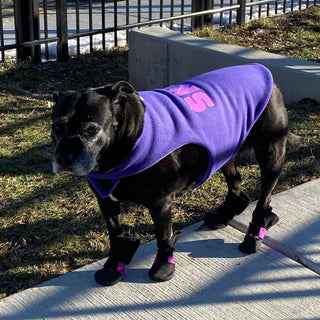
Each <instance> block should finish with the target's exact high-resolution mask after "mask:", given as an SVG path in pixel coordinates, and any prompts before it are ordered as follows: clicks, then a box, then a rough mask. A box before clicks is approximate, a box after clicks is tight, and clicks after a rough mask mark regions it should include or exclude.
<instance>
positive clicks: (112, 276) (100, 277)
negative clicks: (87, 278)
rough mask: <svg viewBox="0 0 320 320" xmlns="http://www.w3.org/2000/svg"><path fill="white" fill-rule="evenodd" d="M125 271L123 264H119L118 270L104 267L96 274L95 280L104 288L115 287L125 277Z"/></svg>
mask: <svg viewBox="0 0 320 320" xmlns="http://www.w3.org/2000/svg"><path fill="white" fill-rule="evenodd" d="M124 269H125V264H124V263H123V262H119V263H118V267H117V269H116V270H114V269H112V268H109V267H108V266H104V267H103V268H102V269H101V270H98V271H97V272H96V273H95V274H94V279H95V280H96V282H97V283H98V284H101V285H102V286H113V285H115V284H117V283H118V282H119V281H121V279H122V277H123V275H124Z"/></svg>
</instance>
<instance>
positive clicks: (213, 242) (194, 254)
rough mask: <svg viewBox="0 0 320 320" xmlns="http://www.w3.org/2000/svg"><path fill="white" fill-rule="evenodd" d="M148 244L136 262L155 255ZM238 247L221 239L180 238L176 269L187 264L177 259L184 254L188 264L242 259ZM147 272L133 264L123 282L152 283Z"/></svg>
mask: <svg viewBox="0 0 320 320" xmlns="http://www.w3.org/2000/svg"><path fill="white" fill-rule="evenodd" d="M150 244H151V243H148V244H147V246H148V248H147V250H144V252H143V253H142V254H141V253H140V254H138V257H136V258H137V260H145V258H146V256H147V255H148V256H152V257H153V253H154V254H155V252H156V251H155V250H156V247H154V246H150ZM238 246H239V243H226V242H225V241H224V240H223V239H203V240H192V241H187V240H185V241H184V240H183V238H182V239H181V241H179V242H177V243H176V250H175V260H176V269H181V268H182V269H183V265H184V264H185V263H188V262H186V261H185V260H184V261H183V259H182V257H181V256H180V257H179V255H180V253H182V254H183V255H185V253H186V256H187V259H189V258H190V263H194V262H193V261H192V260H193V259H233V258H240V257H244V256H245V254H244V253H242V252H241V251H239V249H238ZM151 252H153V253H151ZM136 258H135V259H136ZM148 260H150V259H148ZM152 262H153V260H150V266H149V268H151V265H152ZM148 271H149V269H148V268H141V267H140V266H139V267H138V266H135V263H133V264H132V265H131V266H130V267H129V270H128V272H126V274H125V278H124V279H123V281H125V282H134V283H141V284H147V283H150V284H151V283H154V282H153V281H152V280H151V279H150V278H149V277H148Z"/></svg>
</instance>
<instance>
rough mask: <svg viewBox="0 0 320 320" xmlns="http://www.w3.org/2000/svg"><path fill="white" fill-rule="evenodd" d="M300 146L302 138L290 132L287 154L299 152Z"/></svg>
mask: <svg viewBox="0 0 320 320" xmlns="http://www.w3.org/2000/svg"><path fill="white" fill-rule="evenodd" d="M300 145H301V137H299V136H297V135H296V134H294V133H292V132H291V131H289V132H288V136H287V152H288V153H289V152H294V151H296V150H298V149H299V147H300Z"/></svg>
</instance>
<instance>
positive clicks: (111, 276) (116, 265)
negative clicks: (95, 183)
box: [94, 197, 140, 286]
mask: <svg viewBox="0 0 320 320" xmlns="http://www.w3.org/2000/svg"><path fill="white" fill-rule="evenodd" d="M98 203H99V206H100V209H101V211H102V213H103V216H104V218H105V220H106V223H107V229H108V232H109V238H110V252H109V257H108V259H107V261H106V263H105V265H104V267H103V268H102V269H101V270H99V271H97V272H96V273H95V275H94V278H95V280H96V281H97V282H98V283H99V284H101V285H104V286H111V285H114V284H116V283H118V282H119V281H120V280H121V279H122V277H123V275H124V271H125V265H127V264H129V263H130V261H131V259H132V258H133V256H134V254H135V252H136V251H137V249H138V247H139V244H140V240H136V239H131V238H127V237H124V236H123V231H122V226H121V222H120V203H119V202H118V201H112V200H111V199H110V198H105V199H102V198H100V197H98Z"/></svg>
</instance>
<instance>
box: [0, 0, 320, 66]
mask: <svg viewBox="0 0 320 320" xmlns="http://www.w3.org/2000/svg"><path fill="white" fill-rule="evenodd" d="M317 3H320V0H256V1H255V0H0V54H1V57H0V61H2V62H4V61H5V60H7V59H11V58H14V59H15V58H17V59H25V58H27V57H31V58H32V59H33V61H35V62H41V61H42V60H49V59H58V60H59V61H65V60H67V59H68V57H69V56H70V55H73V54H75V55H78V54H80V53H81V52H83V51H84V50H85V51H92V50H94V49H95V48H98V49H106V48H107V47H113V46H118V45H121V44H123V43H124V44H125V43H126V41H127V35H128V30H130V29H133V28H139V27H142V26H146V25H155V24H156V25H160V26H166V27H168V28H171V29H177V30H180V31H181V32H184V31H189V30H192V29H193V28H196V27H200V26H202V25H204V24H210V25H217V26H221V25H225V24H232V23H238V24H244V23H245V22H246V21H248V20H252V19H256V18H260V17H262V16H270V15H276V14H279V13H285V12H288V11H293V10H301V9H303V8H306V7H309V6H310V5H316V4H317Z"/></svg>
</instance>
